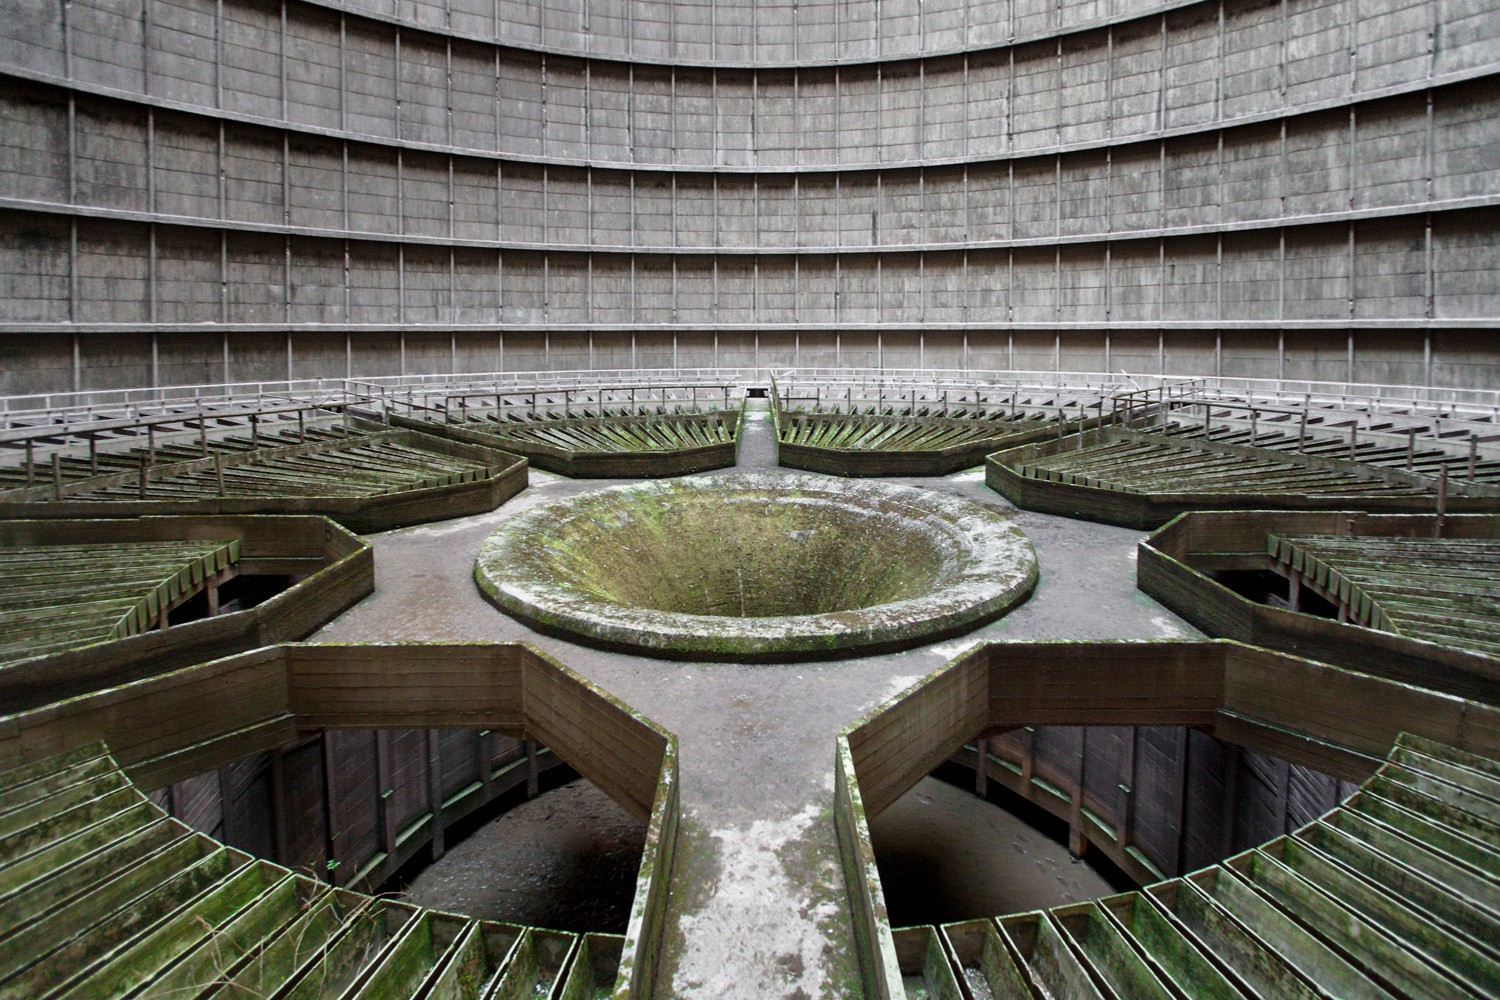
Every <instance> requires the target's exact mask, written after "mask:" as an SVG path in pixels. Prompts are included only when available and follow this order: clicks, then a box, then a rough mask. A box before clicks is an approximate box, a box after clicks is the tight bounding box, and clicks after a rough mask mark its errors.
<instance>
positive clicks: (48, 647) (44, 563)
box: [0, 540, 240, 663]
mask: <svg viewBox="0 0 1500 1000" xmlns="http://www.w3.org/2000/svg"><path fill="white" fill-rule="evenodd" d="M239 548H240V545H239V542H238V541H235V540H185V541H170V542H128V543H113V544H107V545H44V546H26V547H22V548H0V663H7V662H13V661H16V660H21V659H25V658H28V657H32V656H42V655H45V654H48V653H54V652H58V651H61V650H64V649H72V648H75V647H77V646H85V645H90V644H92V643H96V642H104V641H107V640H110V639H120V638H124V637H125V636H129V635H135V634H137V633H139V632H144V631H146V630H148V629H150V628H152V627H154V626H155V625H156V623H157V622H158V620H159V618H160V615H161V613H162V612H163V611H164V610H166V609H168V608H170V607H172V606H173V605H175V604H177V603H180V602H181V601H182V600H183V599H184V598H186V597H189V596H191V595H192V594H194V593H195V592H196V591H197V590H198V588H200V587H201V586H202V585H203V584H204V582H205V581H206V580H208V579H209V578H211V577H213V576H214V574H216V573H218V572H220V571H222V570H224V569H226V568H228V567H229V566H230V565H232V564H233V563H235V562H237V561H238V560H239Z"/></svg>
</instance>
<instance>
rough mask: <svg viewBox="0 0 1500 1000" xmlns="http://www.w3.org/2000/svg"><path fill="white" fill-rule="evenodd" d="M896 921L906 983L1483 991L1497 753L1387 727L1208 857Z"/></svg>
mask: <svg viewBox="0 0 1500 1000" xmlns="http://www.w3.org/2000/svg"><path fill="white" fill-rule="evenodd" d="M896 934H897V950H898V953H901V952H903V951H904V952H905V955H904V956H903V959H902V962H901V966H902V971H903V973H906V974H907V975H906V979H907V996H908V997H913V998H914V997H918V996H922V997H928V996H930V997H958V996H960V993H959V987H958V982H957V976H958V975H962V976H963V977H964V979H966V980H967V984H966V985H967V986H968V988H969V991H970V993H971V994H972V995H973V996H975V997H996V998H998V997H1031V996H1032V995H1033V994H1032V993H1031V992H1030V990H1031V989H1035V990H1037V991H1038V992H1037V994H1036V995H1040V996H1053V997H1100V998H1121V1000H1124V998H1130V1000H1135V998H1146V997H1160V998H1164V1000H1165V998H1178V997H1188V998H1197V997H1209V996H1212V997H1223V998H1236V997H1247V998H1248V997H1264V998H1278V1000H1279V998H1308V1000H1311V998H1314V997H1329V996H1336V997H1368V998H1392V997H1496V996H1500V762H1497V761H1495V760H1491V759H1488V758H1482V757H1478V756H1475V755H1473V754H1469V753H1465V752H1463V751H1460V750H1456V749H1454V748H1452V747H1448V746H1443V745H1440V744H1435V743H1432V742H1429V741H1426V740H1422V739H1418V738H1416V737H1411V736H1402V737H1401V738H1400V739H1399V740H1398V741H1397V743H1396V746H1395V747H1394V748H1393V749H1392V750H1391V752H1390V754H1389V756H1388V758H1387V760H1386V762H1385V764H1384V765H1383V766H1382V767H1381V768H1380V770H1378V771H1377V772H1376V773H1375V775H1374V776H1373V777H1371V778H1370V780H1368V781H1367V782H1365V784H1364V785H1363V786H1362V787H1361V788H1360V790H1359V791H1358V792H1356V793H1355V794H1354V795H1353V796H1352V797H1350V798H1349V799H1348V800H1347V801H1346V802H1345V803H1344V804H1343V805H1342V806H1340V807H1339V808H1338V809H1335V810H1333V811H1332V812H1330V813H1328V814H1327V815H1325V816H1323V817H1322V818H1320V819H1318V820H1316V821H1315V822H1313V823H1311V824H1309V825H1307V826H1305V827H1303V828H1302V829H1300V830H1297V831H1296V832H1295V833H1293V834H1291V835H1289V836H1284V837H1279V838H1277V839H1275V840H1273V841H1271V842H1270V843H1268V844H1265V845H1264V846H1262V847H1260V848H1258V849H1256V850H1253V851H1248V852H1246V853H1244V854H1240V855H1237V856H1235V857H1233V858H1230V859H1228V860H1227V861H1225V862H1223V863H1221V864H1219V865H1217V866H1215V867H1212V868H1207V869H1204V870H1202V871H1199V872H1196V873H1194V874H1191V875H1187V876H1184V877H1182V878H1178V879H1172V880H1170V881H1167V882H1162V883H1159V884H1157V885H1153V886H1150V887H1148V888H1146V889H1145V890H1143V891H1141V892H1132V893H1125V894H1122V895H1118V896H1110V897H1106V898H1104V899H1099V900H1094V901H1092V902H1088V903H1078V904H1072V905H1068V906H1062V907H1057V908H1054V909H1052V910H1049V911H1045V912H1035V913H1025V914H1017V915H1013V916H1003V917H997V918H995V919H994V920H984V921H968V922H965V923H961V924H950V925H946V926H944V927H941V928H930V927H922V928H912V929H908V930H904V931H897V932H896ZM903 939H904V940H903ZM924 939H925V940H926V941H927V942H928V956H927V957H926V959H925V961H924V960H923V955H922V950H921V944H922V942H923V940H924ZM903 945H904V946H905V947H904V948H903ZM933 949H939V957H940V958H942V957H946V959H947V960H946V961H941V960H939V961H934V960H932V958H931V951H932V950H933ZM955 970H957V971H956V972H955Z"/></svg>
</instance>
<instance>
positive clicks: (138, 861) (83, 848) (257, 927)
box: [0, 743, 620, 1000]
mask: <svg viewBox="0 0 1500 1000" xmlns="http://www.w3.org/2000/svg"><path fill="white" fill-rule="evenodd" d="M619 941H620V939H618V938H615V937H612V936H609V935H585V936H581V937H580V936H578V935H574V934H567V933H561V932H555V931H544V930H539V929H531V928H526V927H520V926H515V925H510V924H502V923H496V922H493V921H483V920H473V919H470V918H467V917H459V916H454V915H452V914H445V913H438V912H433V911H429V910H423V909H419V908H417V907H413V906H409V905H406V904H403V903H398V902H394V901H392V900H388V899H381V898H372V897H369V896H363V895H360V894H358V893H353V892H347V891H344V890H340V889H335V888H332V887H330V886H328V885H326V884H324V883H322V882H319V881H317V880H316V879H312V878H309V877H306V876H304V875H299V874H296V873H294V872H291V871H289V870H287V869H285V868H282V867H280V866H278V865H274V864H271V863H270V862H266V861H259V860H256V859H254V858H251V857H249V856H247V855H245V854H243V853H241V852H239V851H236V850H234V849H232V848H227V847H224V846H222V845H220V844H218V843H216V842H215V841H213V840H212V839H211V838H209V837H207V836H204V835H203V834H201V833H197V832H195V831H194V830H192V829H190V828H189V827H187V826H185V825H184V824H182V823H180V822H179V821H177V820H175V819H172V818H171V817H168V816H166V815H165V814H164V813H162V812H161V810H159V809H158V808H157V807H156V806H155V805H154V804H152V803H151V802H150V800H148V799H147V798H146V797H145V796H144V795H143V794H142V793H141V792H140V791H138V790H137V789H136V788H135V787H134V786H133V785H132V784H131V783H130V781H129V779H128V778H127V777H126V776H125V775H124V774H122V773H121V771H120V770H119V768H118V767H117V766H116V765H115V763H114V761H113V759H112V758H111V757H110V756H109V754H108V752H107V751H106V749H105V748H104V747H103V745H102V744H97V743H95V744H92V745H89V746H84V747H80V748H77V749H75V750H73V751H70V752H68V753H65V754H61V755H58V756H56V757H51V758H48V759H46V760H42V761H39V762H36V763H33V764H29V765H26V766H23V767H20V768H17V769H15V770H12V771H10V772H7V773H4V774H0V998H5V1000H11V998H17V1000H19V998H27V1000H41V998H62V997H77V998H84V997H87V998H90V1000H98V998H107V997H125V996H155V997H167V996H170V997H180V998H189V997H196V998H210V997H211V998H217V1000H230V998H234V997H245V996H272V995H275V996H282V997H309V996H324V997H347V998H350V1000H356V998H377V997H378V998H382V1000H384V998H401V997H446V998H465V1000H468V998H485V1000H490V998H495V1000H499V998H506V1000H514V998H520V997H549V996H567V997H580V998H587V997H593V996H598V995H600V993H601V990H602V991H603V992H604V993H605V994H606V995H607V993H608V991H609V988H610V987H611V986H612V985H613V974H614V966H616V965H617V964H618V956H619Z"/></svg>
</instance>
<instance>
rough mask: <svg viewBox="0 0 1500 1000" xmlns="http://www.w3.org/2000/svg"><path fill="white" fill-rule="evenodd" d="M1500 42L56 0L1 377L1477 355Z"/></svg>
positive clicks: (1085, 23) (11, 185) (1276, 12)
mask: <svg viewBox="0 0 1500 1000" xmlns="http://www.w3.org/2000/svg"><path fill="white" fill-rule="evenodd" d="M627 12H628V13H629V16H627ZM1497 40H1500V14H1497V13H1496V12H1494V11H1491V10H1478V11H1475V12H1470V11H1467V10H1462V9H1459V8H1456V7H1453V6H1451V5H1448V4H1444V3H1440V2H1438V0H1429V2H1426V3H1415V4H1412V5H1409V6H1406V7H1403V8H1401V9H1400V10H1395V11H1392V10H1389V9H1387V8H1386V7H1385V6H1383V5H1382V7H1381V9H1380V10H1373V9H1371V10H1365V9H1363V7H1362V6H1361V4H1360V3H1359V2H1358V0H1279V2H1271V3H1256V4H1242V3H1230V2H1228V0H1219V2H1216V3H1215V2H1199V3H1186V4H1184V3H1172V4H1151V5H1147V4H1144V3H1135V4H1125V3H1120V4H1114V5H1110V4H1104V3H1089V4H1064V5H1056V4H1041V3H1034V2H1026V0H1014V2H1013V3H979V2H972V3H969V4H967V5H966V4H964V3H959V2H954V0H948V2H945V3H935V4H917V3H916V2H915V0H910V2H907V0H865V2H858V3H856V2H849V3H840V4H813V5H805V4H796V5H792V4H780V3H764V4H761V3H759V2H756V3H752V4H749V5H730V4H690V3H685V2H683V3H661V4H646V5H631V6H629V7H628V8H627V7H626V6H625V5H624V4H621V3H617V2H609V3H606V2H602V0H588V2H578V3H566V2H564V0H545V2H537V3H530V4H522V3H513V2H510V0H499V2H491V0H447V2H446V4H444V3H436V4H434V3H424V2H417V0H410V2H402V3H378V4H377V3H375V2H374V0H365V2H361V3H349V4H340V3H335V2H332V0H327V2H318V3H313V2H304V0H77V2H65V0H39V2H38V3H37V4H34V5H28V7H27V9H26V10H25V11H23V12H19V13H15V14H13V16H11V17H8V18H7V19H6V21H5V23H4V24H3V25H0V74H3V75H4V76H5V77H6V87H5V88H4V97H3V98H0V212H3V219H0V223H3V224H0V275H3V279H0V280H3V286H0V287H3V291H4V292H5V293H6V295H5V296H4V297H3V299H0V329H4V330H9V331H11V332H13V333H15V334H17V335H18V336H17V337H13V338H7V340H8V342H7V343H6V344H5V346H4V347H3V348H0V351H3V354H4V357H5V361H6V364H5V366H4V367H5V368H6V372H7V376H6V383H7V384H5V385H3V386H0V390H3V391H27V390H32V389H66V388H71V387H74V386H77V387H80V388H85V387H86V388H94V387H105V386H121V385H140V384H170V383H183V382H200V381H220V380H224V379H255V378H284V377H288V376H295V377H305V376H317V375H345V374H349V373H357V374H383V373H390V372H412V373H416V372H428V371H450V370H492V369H495V368H502V367H503V368H510V369H519V368H526V367H536V368H541V367H553V368H565V367H588V366H601V367H602V366H605V365H608V366H620V367H630V366H632V365H640V366H645V365H652V364H655V365H661V364H666V365H670V364H674V363H676V364H682V365H709V364H715V363H720V364H754V363H764V364H790V363H802V364H829V363H833V364H837V363H846V364H882V363H884V364H891V365H904V366H919V365H923V364H933V365H944V366H951V367H961V366H963V365H966V364H972V365H973V366H974V367H1004V368H1009V367H1016V368H1054V367H1062V368H1071V369H1075V370H1077V369H1084V370H1098V369H1103V368H1125V369H1127V370H1132V371H1170V372H1201V373H1207V374H1229V375H1247V376H1257V377H1272V378H1275V377H1286V378H1321V379H1331V380H1346V379H1354V380H1360V381H1377V382H1416V383H1422V382H1432V383H1435V384H1449V385H1486V384H1494V382H1495V381H1496V380H1497V378H1500V371H1497V365H1500V351H1497V349H1496V345H1495V343H1494V338H1493V335H1492V334H1491V333H1490V332H1489V331H1490V330H1491V329H1493V328H1494V327H1496V326H1500V282H1497V281H1496V280H1495V278H1496V277H1497V274H1500V236H1497V228H1500V226H1497V221H1500V194H1497V193H1496V192H1500V152H1497V149H1500V144H1497V143H1496V142H1495V141H1494V139H1495V129H1494V127H1493V126H1492V125H1491V124H1490V122H1491V121H1493V120H1494V118H1495V112H1496V110H1497V104H1500V92H1497V89H1496V87H1495V85H1494V75H1495V71H1496V68H1497V66H1500V55H1497V53H1500V45H1497ZM377 331H378V332H377ZM846 332H847V333H851V334H853V339H852V341H851V343H850V345H849V346H848V347H847V349H846V345H845V343H844V342H843V340H841V339H839V337H840V335H841V334H845V333H846ZM861 332H863V333H870V334H873V336H871V337H867V338H865V337H861V336H859V334H860V333H861ZM22 334H24V335H25V336H24V337H21V336H20V335H22ZM969 334H973V335H975V337H976V340H975V342H974V343H970V340H969V337H968V335H969ZM929 335H930V336H929ZM557 337H561V340H560V341H558V343H557V344H556V345H554V343H553V340H554V339H555V338H557ZM664 337H665V338H667V339H663V338H664ZM721 339H722V340H724V342H723V343H721ZM928 339H931V341H932V343H931V345H930V346H929V344H928V343H927V340H928ZM888 340H889V342H890V346H889V349H888V348H887V343H886V342H887V341H888ZM1018 340H1019V346H1018V344H1017V341H1018ZM507 341H509V343H508V344H507ZM669 342H670V346H669ZM804 348H805V350H806V352H807V354H806V355H804ZM929 352H930V355H931V356H929ZM1002 353H1003V355H1004V357H1003V358H1002V357H1000V356H999V355H1000V354H1002Z"/></svg>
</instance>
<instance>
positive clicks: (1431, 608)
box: [1266, 535, 1500, 655]
mask: <svg viewBox="0 0 1500 1000" xmlns="http://www.w3.org/2000/svg"><path fill="white" fill-rule="evenodd" d="M1266 545H1267V550H1268V551H1269V553H1270V555H1271V557H1272V558H1273V559H1275V560H1276V561H1277V562H1278V563H1279V564H1281V566H1282V567H1283V568H1284V570H1285V571H1286V572H1288V573H1289V574H1291V575H1292V576H1293V577H1294V578H1295V579H1297V580H1299V581H1301V582H1302V584H1303V585H1304V586H1308V587H1310V588H1311V589H1313V590H1314V591H1315V592H1317V593H1319V594H1321V595H1322V596H1324V597H1325V598H1327V599H1328V600H1330V601H1332V602H1334V603H1335V604H1336V605H1338V606H1339V607H1341V608H1347V609H1348V615H1349V618H1350V619H1351V620H1352V621H1353V622H1355V623H1356V624H1359V625H1364V626H1367V627H1369V628H1376V629H1380V630H1382V631H1386V632H1394V633H1396V634H1397V635H1404V636H1409V637H1411V638H1415V639H1427V640H1430V641H1432V642H1438V643H1443V644H1444V645H1451V646H1460V647H1463V648H1466V649H1473V650H1477V651H1479V652H1482V653H1491V654H1497V655H1500V541H1496V540H1492V539H1476V538H1375V537H1368V536H1347V535H1305V536H1295V537H1281V536H1278V535H1268V536H1267V542H1266Z"/></svg>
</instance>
